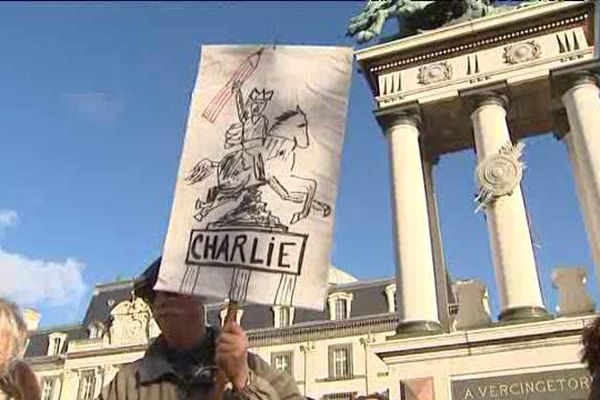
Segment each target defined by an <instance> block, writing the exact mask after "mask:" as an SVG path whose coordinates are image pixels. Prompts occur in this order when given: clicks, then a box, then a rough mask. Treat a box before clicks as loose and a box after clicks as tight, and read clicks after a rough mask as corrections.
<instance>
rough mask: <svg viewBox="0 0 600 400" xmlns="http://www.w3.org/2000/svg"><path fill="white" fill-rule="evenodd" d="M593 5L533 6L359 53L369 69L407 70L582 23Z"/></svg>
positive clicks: (585, 3) (374, 71)
mask: <svg viewBox="0 0 600 400" xmlns="http://www.w3.org/2000/svg"><path fill="white" fill-rule="evenodd" d="M590 6H591V2H588V1H586V2H581V4H575V3H572V2H570V3H566V2H565V3H562V4H560V3H559V4H552V5H548V4H540V5H536V6H530V7H527V8H524V9H521V10H513V11H510V12H508V13H506V14H504V15H499V16H491V17H487V18H482V19H479V20H475V21H470V22H465V23H462V24H457V25H452V26H448V27H446V28H441V29H436V30H435V31H431V32H425V33H423V34H420V35H417V36H414V37H410V38H406V39H400V40H397V41H393V42H389V43H386V44H381V45H377V46H371V47H368V48H365V49H361V50H358V51H357V52H356V53H355V55H356V58H357V61H358V62H359V63H360V64H361V66H362V67H363V71H365V72H369V73H377V72H381V71H387V70H391V69H400V68H401V69H405V68H407V67H408V66H411V65H413V64H421V63H429V62H432V61H435V60H438V59H441V58H448V57H449V56H456V55H459V54H462V53H466V52H473V51H477V50H481V49H483V48H488V47H492V46H498V45H502V44H503V43H506V42H508V41H514V40H515V39H525V38H529V37H533V36H537V35H539V34H541V33H546V32H552V31H556V30H560V29H565V28H566V27H569V26H574V25H581V24H583V23H585V22H586V20H588V19H589V18H590V17H592V15H590V12H589V11H590ZM513 20H514V21H515V23H519V24H521V26H522V27H521V29H518V30H512V31H510V32H505V31H503V30H504V29H506V27H505V24H506V23H508V22H512V21H513ZM512 26H514V25H512ZM474 38H475V39H474Z"/></svg>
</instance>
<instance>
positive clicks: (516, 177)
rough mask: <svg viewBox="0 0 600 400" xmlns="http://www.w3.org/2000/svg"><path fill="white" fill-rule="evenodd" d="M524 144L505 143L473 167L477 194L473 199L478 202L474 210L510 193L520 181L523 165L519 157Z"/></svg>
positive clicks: (482, 207) (483, 207)
mask: <svg viewBox="0 0 600 400" xmlns="http://www.w3.org/2000/svg"><path fill="white" fill-rule="evenodd" d="M524 147H525V145H524V144H523V143H517V144H516V145H514V146H513V145H512V143H507V144H506V145H504V146H502V148H501V149H500V151H499V152H498V154H492V155H489V156H488V157H486V158H485V159H483V160H482V161H481V162H480V163H479V164H478V165H477V168H476V169H475V182H476V183H477V186H478V187H479V194H478V195H477V198H476V199H475V202H476V203H478V206H477V209H476V210H475V212H478V211H479V210H481V209H485V208H486V207H488V206H489V205H490V204H492V203H493V202H494V201H495V200H496V199H497V198H499V197H502V196H507V195H510V194H512V192H513V190H514V189H515V187H517V185H518V184H519V183H520V182H521V178H522V177H523V168H524V165H523V163H522V162H521V160H520V159H519V158H520V157H521V154H522V152H523V148H524Z"/></svg>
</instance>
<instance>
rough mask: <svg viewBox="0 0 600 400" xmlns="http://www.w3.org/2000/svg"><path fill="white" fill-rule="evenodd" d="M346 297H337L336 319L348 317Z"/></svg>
mask: <svg viewBox="0 0 600 400" xmlns="http://www.w3.org/2000/svg"><path fill="white" fill-rule="evenodd" d="M346 310H347V307H346V299H337V300H336V301H335V319H336V320H340V319H346Z"/></svg>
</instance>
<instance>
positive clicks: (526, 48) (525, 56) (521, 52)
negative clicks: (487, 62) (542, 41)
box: [503, 40, 542, 64]
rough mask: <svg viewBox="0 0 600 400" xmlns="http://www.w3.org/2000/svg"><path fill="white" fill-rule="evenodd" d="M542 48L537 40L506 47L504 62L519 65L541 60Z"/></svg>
mask: <svg viewBox="0 0 600 400" xmlns="http://www.w3.org/2000/svg"><path fill="white" fill-rule="evenodd" d="M541 55H542V48H541V46H540V45H539V43H537V42H536V41H535V40H529V41H527V42H521V43H514V44H509V45H507V46H504V53H503V57H504V62H505V63H507V64H519V63H522V62H525V61H531V60H535V59H538V58H540V57H541Z"/></svg>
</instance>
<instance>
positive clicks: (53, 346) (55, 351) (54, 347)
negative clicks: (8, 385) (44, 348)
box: [48, 332, 67, 356]
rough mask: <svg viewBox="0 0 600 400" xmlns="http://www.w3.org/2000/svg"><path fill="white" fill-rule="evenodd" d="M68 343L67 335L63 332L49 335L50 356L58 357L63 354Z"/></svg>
mask: <svg viewBox="0 0 600 400" xmlns="http://www.w3.org/2000/svg"><path fill="white" fill-rule="evenodd" d="M66 341H67V335H66V334H65V333H62V332H54V333H51V334H49V335H48V355H49V356H56V355H59V354H61V353H62V351H63V348H64V345H65V343H66Z"/></svg>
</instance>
